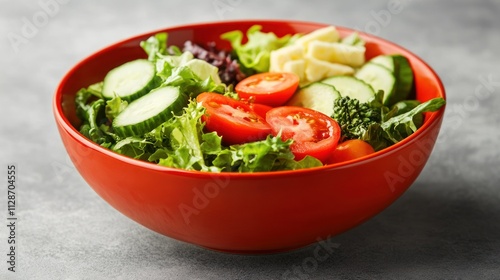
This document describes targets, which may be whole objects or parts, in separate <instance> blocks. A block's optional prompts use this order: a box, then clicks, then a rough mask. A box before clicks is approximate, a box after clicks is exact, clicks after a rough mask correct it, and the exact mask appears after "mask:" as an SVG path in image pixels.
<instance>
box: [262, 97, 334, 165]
mask: <svg viewBox="0 0 500 280" xmlns="http://www.w3.org/2000/svg"><path fill="white" fill-rule="evenodd" d="M266 121H267V123H269V125H270V126H271V129H272V132H273V135H278V134H279V133H281V137H282V138H283V139H284V140H288V139H293V143H292V145H291V146H290V149H291V151H292V152H293V154H294V155H295V158H296V159H297V160H300V159H302V158H304V157H305V156H306V155H310V156H313V157H315V158H317V159H319V160H320V161H321V162H323V163H326V162H327V160H328V159H329V158H330V156H331V154H332V152H333V150H334V149H335V147H336V146H337V143H338V141H339V139H340V127H339V125H338V124H337V122H336V121H335V120H334V119H332V118H330V117H328V116H327V115H325V114H323V113H320V112H318V111H315V110H311V109H307V108H302V107H295V106H282V107H276V108H273V109H271V110H270V111H269V112H267V114H266Z"/></svg>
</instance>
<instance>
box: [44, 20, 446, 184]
mask: <svg viewBox="0 0 500 280" xmlns="http://www.w3.org/2000/svg"><path fill="white" fill-rule="evenodd" d="M221 24H222V25H241V24H261V25H266V24H293V25H302V26H304V25H310V26H314V27H318V28H319V27H322V26H323V27H324V26H330V25H332V24H326V23H319V22H312V21H299V20H270V19H242V20H220V21H208V22H194V23H189V24H182V25H174V26H167V27H164V28H159V29H155V30H152V31H148V32H143V33H140V34H136V35H133V36H130V37H128V38H125V39H122V40H120V41H117V42H115V43H112V44H109V45H107V46H105V47H103V48H101V49H99V50H97V51H94V52H93V53H91V54H90V55H87V56H86V57H84V58H83V59H81V60H79V61H78V62H77V63H76V64H74V65H73V66H71V68H70V69H69V70H68V71H67V72H66V73H65V74H64V76H63V77H62V79H61V80H60V82H59V83H58V86H57V88H56V91H55V94H54V96H53V102H52V108H53V114H54V117H55V120H56V123H57V124H58V125H59V126H60V127H61V128H63V129H64V131H65V132H66V133H68V134H69V136H71V137H72V138H73V139H74V140H76V141H77V142H79V143H80V144H82V145H84V146H86V147H87V148H89V149H92V150H95V151H97V152H100V153H103V154H105V155H106V156H108V157H112V158H114V159H117V160H119V161H122V162H124V163H127V164H131V165H135V166H137V167H141V168H147V169H151V170H152V171H158V172H165V173H171V174H175V175H181V176H182V175H184V176H190V177H193V176H194V177H212V178H213V177H217V176H224V177H229V178H231V177H234V178H261V177H263V176H265V177H268V178H274V177H282V176H290V175H294V176H295V175H299V176H300V175H305V174H310V173H317V172H322V171H326V170H333V169H336V170H338V169H344V168H351V167H354V166H356V165H360V164H364V163H366V162H369V161H373V160H376V159H377V158H378V157H382V156H384V155H388V154H391V153H394V152H396V151H398V150H400V149H403V148H405V147H407V146H408V145H410V144H411V142H413V141H414V140H417V139H418V138H420V137H421V135H422V134H423V133H424V132H425V131H426V130H428V129H429V128H430V127H431V126H432V125H433V124H434V123H436V122H437V121H439V119H441V118H442V117H443V115H444V111H445V107H446V105H444V106H443V107H441V108H440V109H439V110H438V111H436V112H433V113H432V114H430V117H429V118H428V120H426V121H425V122H424V124H423V125H422V126H421V127H420V128H419V129H418V130H417V131H416V132H414V133H413V134H412V135H410V136H408V137H406V138H405V139H403V140H401V141H400V142H398V143H396V144H393V145H392V146H390V147H387V148H384V149H382V150H380V151H377V152H375V153H373V154H370V155H367V156H363V157H360V158H357V159H353V160H349V161H344V162H339V163H333V164H326V165H323V166H319V167H312V168H305V169H298V170H282V171H259V172H252V173H250V172H245V173H240V172H221V173H214V172H207V171H197V170H184V169H179V168H173V167H166V166H161V165H158V164H156V163H152V162H147V161H143V160H138V159H134V158H131V157H128V156H125V155H122V154H119V153H116V152H114V151H112V150H110V149H107V148H104V147H102V146H100V145H98V144H97V143H94V142H92V141H91V140H90V139H87V138H86V137H85V136H84V135H83V134H81V133H80V132H79V131H78V130H77V129H76V128H75V127H74V126H73V125H72V124H71V123H70V121H69V119H68V118H67V117H66V115H65V114H64V113H63V108H62V100H63V99H62V97H63V92H62V89H63V88H64V86H65V84H66V83H67V82H68V80H69V78H70V77H71V76H72V75H73V73H74V72H76V71H77V70H78V69H79V68H80V67H81V65H83V64H85V63H86V62H87V61H89V60H91V59H92V58H93V57H95V56H97V55H99V54H101V53H103V52H107V51H109V50H110V49H113V48H116V47H118V46H121V45H125V44H127V43H129V42H132V41H137V40H138V39H140V38H144V37H147V36H151V35H152V34H155V33H158V32H169V31H175V30H185V29H195V28H199V27H201V26H214V25H217V26H219V25H221ZM333 26H335V28H337V29H339V30H342V31H348V32H358V34H360V36H361V37H366V38H370V39H371V40H373V41H375V42H377V43H384V44H387V45H391V46H392V47H395V48H397V49H398V50H399V51H400V52H401V53H405V55H409V56H411V57H412V58H413V59H414V60H417V61H418V62H420V63H421V64H422V65H424V66H425V68H427V71H429V73H430V74H431V77H432V78H433V79H434V80H435V82H436V83H437V85H438V87H437V90H438V93H439V94H438V95H439V96H441V97H442V98H444V99H445V100H446V92H445V88H444V85H443V83H442V81H441V79H440V77H439V76H438V74H437V73H436V71H435V70H434V69H433V68H432V67H430V65H429V64H428V63H427V62H425V61H424V60H423V59H421V58H420V57H419V56H418V55H416V54H414V53H413V52H411V51H409V50H407V49H406V48H404V47H402V46H400V45H398V44H396V43H394V42H391V41H388V40H386V39H384V38H381V37H378V36H375V35H372V34H369V33H366V32H363V31H360V30H356V29H353V28H349V27H344V26H340V25H333ZM242 31H243V30H242Z"/></svg>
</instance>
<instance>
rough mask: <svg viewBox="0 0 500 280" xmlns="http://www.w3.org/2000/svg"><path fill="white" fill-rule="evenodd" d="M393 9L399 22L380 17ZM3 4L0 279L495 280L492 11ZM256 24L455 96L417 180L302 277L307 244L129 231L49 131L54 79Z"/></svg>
mask: <svg viewBox="0 0 500 280" xmlns="http://www.w3.org/2000/svg"><path fill="white" fill-rule="evenodd" d="M394 3H399V5H400V6H399V8H400V9H401V10H400V11H399V12H398V11H394V10H393V9H392V6H391V9H390V8H389V7H388V5H392V4H394ZM0 5H1V9H0V37H1V40H0V44H1V45H0V59H1V60H0V61H1V64H0V65H1V71H2V73H1V76H0V104H1V108H2V109H1V110H0V114H1V115H0V120H1V121H0V133H1V134H0V162H1V167H0V168H1V169H4V170H5V171H4V170H2V171H1V172H0V174H2V175H0V181H1V184H0V187H1V188H2V190H0V213H1V214H0V219H1V220H2V222H0V224H4V223H5V224H7V220H6V218H7V210H6V209H7V206H6V205H7V197H6V188H7V185H6V184H7V183H6V180H7V179H6V168H7V165H8V164H10V163H15V164H17V169H18V181H17V183H18V186H17V191H18V194H17V202H18V204H17V209H16V210H17V215H18V221H17V228H16V238H17V241H18V242H17V252H16V254H17V259H16V260H17V264H16V265H17V266H16V269H17V272H15V273H12V272H10V271H8V270H7V263H6V261H7V256H6V254H7V253H8V252H7V251H8V246H9V245H8V244H7V237H8V234H9V233H8V228H7V227H6V226H5V225H4V226H0V279H281V278H286V277H285V276H290V277H292V278H290V279H500V241H499V239H500V223H499V221H500V189H499V181H500V168H499V166H500V148H499V142H500V113H499V108H500V71H499V70H500V66H499V65H500V58H499V56H498V51H497V49H498V46H500V17H499V14H500V2H499V1H498V0H491V1H451V0H450V1H410V0H404V1H369V2H365V1H342V2H340V1H338V2H334V1H241V0H231V1H230V0H210V1H191V0H183V1H131V0H127V1H118V0H114V1H69V0H64V1H62V0H58V1H57V2H56V0H40V1H26V0H22V1H14V0H0ZM250 18H259V19H273V18H275V19H295V20H304V21H316V22H323V23H329V24H332V25H340V26H346V27H351V28H356V29H359V30H363V31H367V32H370V33H373V34H376V35H379V36H381V37H384V38H386V39H388V40H391V41H394V42H396V43H398V44H400V45H402V46H404V47H405V48H407V49H410V50H411V51H413V52H414V53H416V54H417V55H419V56H420V57H422V58H423V59H424V60H426V61H427V62H428V63H429V64H430V65H431V66H432V67H433V68H434V69H435V70H436V71H437V73H438V74H439V75H440V77H441V78H442V80H443V82H444V85H445V87H446V91H447V94H448V107H447V111H446V115H445V120H444V123H443V127H442V131H441V134H440V136H439V139H438V140H439V141H438V144H437V145H436V147H435V149H434V151H433V154H432V156H431V158H430V160H429V162H428V164H427V165H426V167H425V169H424V171H423V172H422V174H421V176H420V177H419V178H418V180H417V181H416V182H415V183H414V185H413V186H412V187H411V188H410V189H409V191H407V192H406V193H405V194H404V195H403V196H402V197H401V198H400V199H399V200H398V201H396V202H395V203H394V204H393V205H391V206H390V207H389V208H387V209H386V210H385V211H383V212H382V213H380V214H379V215H377V216H376V217H375V218H373V219H371V220H370V221H368V222H366V223H364V224H363V225H361V226H359V227H357V228H355V229H352V230H350V231H348V232H346V233H344V234H342V235H339V236H337V237H334V238H333V240H332V242H334V243H336V244H337V245H338V248H336V250H335V252H334V253H333V254H331V255H330V256H329V258H328V259H326V260H324V261H321V262H319V263H318V265H317V266H316V267H307V268H308V269H307V271H305V270H304V269H303V268H302V264H303V263H304V262H305V260H306V259H307V258H309V257H311V256H312V255H313V250H314V246H311V247H307V248H304V249H301V250H298V251H293V252H289V253H284V254H277V255H267V256H240V255H229V254H223V253H217V252H212V251H208V250H205V249H202V248H199V247H196V246H193V245H190V244H185V243H183V242H179V241H176V240H173V239H170V238H168V237H164V236H161V235H159V234H157V233H154V232H152V231H150V230H148V229H146V228H144V227H142V226H140V225H138V224H136V223H135V222H133V221H131V220H129V219H128V218H126V217H125V216H123V215H121V214H120V213H118V212H117V211H115V210H114V209H113V208H111V207H110V206H109V205H107V204H106V203H105V202H104V201H103V200H102V199H101V198H100V197H99V196H97V195H96V194H95V193H94V192H93V191H92V189H91V188H90V187H88V185H87V184H86V183H85V182H84V181H83V179H82V178H81V177H80V175H79V174H78V173H77V171H76V170H75V169H74V167H73V165H72V164H71V163H70V161H69V158H68V156H67V155H66V152H65V150H64V148H63V146H62V143H61V141H60V138H59V135H58V133H57V131H56V127H55V124H54V119H53V117H52V109H51V101H52V96H53V94H54V89H55V88H56V86H57V84H58V82H59V81H60V79H61V77H62V76H63V75H64V74H65V72H66V71H68V69H69V68H70V67H71V66H72V65H74V64H75V63H76V62H78V61H79V60H81V59H82V58H84V57H86V56H87V55H89V54H91V53H92V52H94V51H96V50H98V49H100V48H102V47H104V46H106V45H108V44H111V43H113V42H115V41H117V40H120V39H124V38H127V37H129V36H132V35H136V34H140V33H142V32H147V31H150V30H155V29H159V28H163V27H168V26H173V25H180V24H186V23H193V22H204V21H217V20H229V19H250ZM30 24H33V26H32V27H31V28H30V27H27V26H29V25H30ZM33 27H34V28H33ZM23 32H24V33H23ZM293 277H294V278H293Z"/></svg>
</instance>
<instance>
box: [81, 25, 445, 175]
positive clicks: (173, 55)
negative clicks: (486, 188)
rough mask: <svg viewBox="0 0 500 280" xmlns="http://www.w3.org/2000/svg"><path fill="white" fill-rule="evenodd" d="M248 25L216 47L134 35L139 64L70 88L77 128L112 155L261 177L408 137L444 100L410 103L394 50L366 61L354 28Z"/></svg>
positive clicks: (409, 85) (404, 68) (410, 89)
mask: <svg viewBox="0 0 500 280" xmlns="http://www.w3.org/2000/svg"><path fill="white" fill-rule="evenodd" d="M261 30H262V28H261V26H258V25H256V26H253V27H251V28H250V29H249V30H248V31H247V33H246V38H247V40H246V43H245V44H243V43H242V42H243V41H244V36H245V35H244V34H243V33H242V32H241V31H239V30H235V31H231V32H227V33H224V34H221V35H220V37H221V38H222V39H224V40H227V41H229V42H230V44H231V46H232V49H231V50H220V49H218V48H217V46H216V45H215V43H213V42H210V43H208V44H207V45H206V46H203V45H198V44H197V43H196V42H190V41H188V42H186V43H185V44H184V46H183V47H182V48H180V47H178V46H168V45H167V43H168V34H167V33H159V34H156V35H154V36H152V37H150V38H148V39H147V40H145V41H143V42H141V44H140V45H141V47H142V48H143V49H144V51H145V53H146V54H147V59H137V60H134V61H129V62H127V63H125V64H122V65H120V66H118V67H116V68H114V69H112V70H111V71H109V72H108V74H107V75H106V76H105V78H104V79H103V81H102V82H99V83H96V84H93V85H89V86H88V87H86V88H82V89H81V90H79V91H78V92H77V94H76V97H75V101H76V110H77V115H78V117H79V119H80V120H81V125H80V127H79V130H80V132H81V133H82V134H83V135H84V136H86V137H87V138H89V139H90V140H92V141H94V142H95V143H97V144H99V145H101V146H103V147H105V148H108V149H111V150H113V151H115V152H117V153H120V154H123V155H126V156H129V157H132V158H135V159H139V160H144V161H149V162H153V163H156V164H159V165H162V166H167V167H174V168H180V169H186V170H198V171H208V172H262V171H278V170H295V169H302V168H311V167H317V166H322V165H325V164H330V163H336V162H342V161H346V160H350V159H354V158H358V157H362V156H364V155H368V154H371V153H373V152H376V151H378V150H381V149H384V148H386V147H389V146H391V145H393V144H395V143H397V142H399V141H401V140H402V139H404V138H406V137H408V136H409V135H411V134H412V133H414V132H415V131H416V130H417V129H418V128H419V127H420V126H421V125H422V124H423V121H424V115H423V113H424V112H429V111H436V110H438V109H439V108H440V107H441V106H443V105H444V103H445V101H444V99H442V98H435V99H432V100H429V101H426V102H424V103H420V102H419V101H417V100H415V99H413V98H414V97H413V96H414V85H413V71H412V69H411V66H410V64H409V62H408V60H407V59H406V58H405V57H404V56H402V55H399V54H392V55H380V56H378V57H375V58H373V59H371V60H369V61H365V46H364V41H363V40H362V38H360V37H359V36H358V34H357V33H356V32H353V33H352V34H350V35H349V36H346V37H344V38H341V37H340V35H339V33H338V32H337V30H336V29H335V27H333V26H329V27H325V28H321V29H318V30H315V31H313V32H311V33H308V34H289V35H286V36H283V37H281V38H280V37H278V36H276V35H275V34H274V33H272V32H267V33H266V32H262V31H261Z"/></svg>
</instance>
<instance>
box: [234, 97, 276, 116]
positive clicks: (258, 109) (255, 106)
mask: <svg viewBox="0 0 500 280" xmlns="http://www.w3.org/2000/svg"><path fill="white" fill-rule="evenodd" d="M240 101H241V102H243V103H245V104H248V105H249V106H250V108H251V109H252V110H253V111H254V112H255V113H257V115H259V116H261V117H262V118H264V119H265V118H266V114H267V112H268V111H269V110H271V109H272V108H273V107H271V106H268V105H264V104H260V103H255V100H254V98H250V99H243V98H242V99H240Z"/></svg>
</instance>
